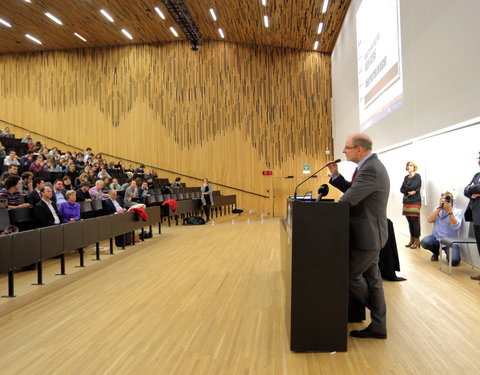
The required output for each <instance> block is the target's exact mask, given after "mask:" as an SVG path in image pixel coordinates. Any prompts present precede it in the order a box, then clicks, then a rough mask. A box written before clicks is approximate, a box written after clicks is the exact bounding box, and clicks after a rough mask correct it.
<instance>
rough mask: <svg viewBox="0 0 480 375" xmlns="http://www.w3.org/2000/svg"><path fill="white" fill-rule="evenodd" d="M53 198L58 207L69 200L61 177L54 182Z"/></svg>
mask: <svg viewBox="0 0 480 375" xmlns="http://www.w3.org/2000/svg"><path fill="white" fill-rule="evenodd" d="M51 199H52V201H54V202H55V204H56V205H57V207H60V205H61V204H62V203H64V202H66V201H67V198H66V197H65V190H64V189H63V181H62V180H61V179H57V180H55V182H54V183H53V194H52V198H51Z"/></svg>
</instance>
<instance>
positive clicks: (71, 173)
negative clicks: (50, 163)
mask: <svg viewBox="0 0 480 375" xmlns="http://www.w3.org/2000/svg"><path fill="white" fill-rule="evenodd" d="M65 176H68V177H70V180H71V181H72V182H73V183H75V180H76V179H77V177H78V176H79V174H78V172H77V168H75V164H74V163H70V164H69V165H68V168H67V171H66V172H65Z"/></svg>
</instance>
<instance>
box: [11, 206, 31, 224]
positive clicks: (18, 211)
mask: <svg viewBox="0 0 480 375" xmlns="http://www.w3.org/2000/svg"><path fill="white" fill-rule="evenodd" d="M8 211H9V215H10V223H12V224H15V223H22V222H25V221H31V220H33V209H32V208H30V207H21V208H15V209H11V210H8Z"/></svg>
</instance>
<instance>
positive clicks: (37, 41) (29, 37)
mask: <svg viewBox="0 0 480 375" xmlns="http://www.w3.org/2000/svg"><path fill="white" fill-rule="evenodd" d="M25 36H26V37H27V38H28V39H30V40H33V41H34V42H35V43H37V44H42V42H40V41H39V40H38V39H37V38H34V37H33V36H31V35H30V34H25Z"/></svg>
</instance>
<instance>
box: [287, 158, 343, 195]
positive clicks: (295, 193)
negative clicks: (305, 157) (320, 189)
mask: <svg viewBox="0 0 480 375" xmlns="http://www.w3.org/2000/svg"><path fill="white" fill-rule="evenodd" d="M340 161H341V160H340V159H337V160H335V161H331V162H329V163H327V164H325V165H324V166H323V167H322V168H320V169H319V170H318V171H316V172H315V173H314V174H312V175H311V176H308V177H307V178H306V179H305V180H303V181H302V182H300V183H299V184H298V185H297V187H296V188H295V192H294V193H293V200H297V189H298V188H299V186H300V185H303V184H304V183H305V182H307V181H308V180H310V179H311V178H312V177H314V176H316V175H317V174H318V173H319V172H321V171H322V170H324V169H325V168H327V167H328V166H329V165H330V164H334V163H339V162H340Z"/></svg>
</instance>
